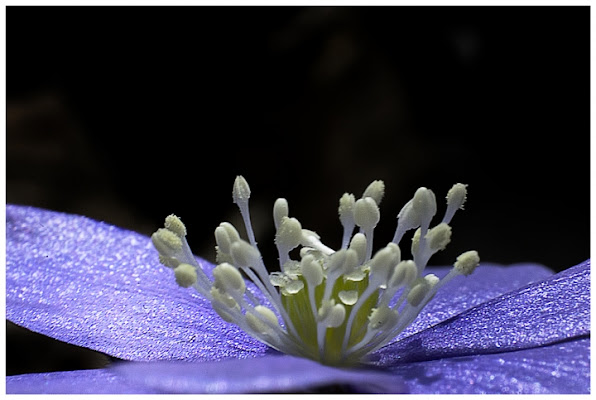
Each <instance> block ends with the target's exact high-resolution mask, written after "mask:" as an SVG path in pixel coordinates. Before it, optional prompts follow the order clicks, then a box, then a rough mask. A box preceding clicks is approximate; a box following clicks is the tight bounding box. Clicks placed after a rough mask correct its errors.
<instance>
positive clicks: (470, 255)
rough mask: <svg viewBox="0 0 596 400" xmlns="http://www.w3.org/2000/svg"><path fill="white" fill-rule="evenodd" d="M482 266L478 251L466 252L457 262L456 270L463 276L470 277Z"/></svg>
mask: <svg viewBox="0 0 596 400" xmlns="http://www.w3.org/2000/svg"><path fill="white" fill-rule="evenodd" d="M478 264H480V257H479V256H478V252H477V251H476V250H470V251H466V252H465V253H462V254H460V256H459V257H457V261H455V264H454V267H455V269H456V270H457V271H458V272H459V273H460V274H462V275H466V276H467V275H470V274H471V273H472V272H474V270H475V269H476V267H477V266H478Z"/></svg>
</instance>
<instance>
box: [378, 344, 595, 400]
mask: <svg viewBox="0 0 596 400" xmlns="http://www.w3.org/2000/svg"><path fill="white" fill-rule="evenodd" d="M389 369H390V370H391V371H392V372H393V373H395V374H396V375H398V376H401V377H403V378H404V379H405V381H406V383H407V386H408V389H409V391H410V393H418V394H420V393H424V394H428V393H434V394H484V393H488V394H501V393H503V394H554V393H557V394H567V393H570V394H574V393H578V394H581V393H584V394H585V393H589V392H590V338H589V337H583V338H580V339H577V340H573V341H569V342H561V343H556V344H552V345H550V346H546V347H538V348H533V349H525V350H520V351H513V352H507V353H499V354H484V355H481V356H468V357H452V358H444V359H440V360H432V361H424V362H413V363H407V364H402V365H399V366H394V367H391V368H389Z"/></svg>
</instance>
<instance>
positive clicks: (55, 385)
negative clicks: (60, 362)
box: [6, 369, 159, 394]
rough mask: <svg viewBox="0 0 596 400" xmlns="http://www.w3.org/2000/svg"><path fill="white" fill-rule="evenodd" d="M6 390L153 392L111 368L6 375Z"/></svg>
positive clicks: (24, 392)
mask: <svg viewBox="0 0 596 400" xmlns="http://www.w3.org/2000/svg"><path fill="white" fill-rule="evenodd" d="M6 393H7V394H151V393H159V392H158V391H156V390H154V389H151V388H147V387H142V386H139V385H135V384H134V383H131V382H127V381H126V380H125V379H124V378H123V377H121V376H119V375H116V374H114V373H113V372H112V371H110V370H109V369H88V370H80V371H63V372H47V373H40V374H24V375H15V376H7V377H6Z"/></svg>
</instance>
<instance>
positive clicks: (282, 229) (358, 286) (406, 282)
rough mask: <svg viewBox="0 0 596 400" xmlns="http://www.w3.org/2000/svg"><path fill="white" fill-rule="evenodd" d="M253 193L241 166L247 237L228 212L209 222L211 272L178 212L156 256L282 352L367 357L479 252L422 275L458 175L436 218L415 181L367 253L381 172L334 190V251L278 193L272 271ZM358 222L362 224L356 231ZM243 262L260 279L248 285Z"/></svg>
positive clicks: (459, 191)
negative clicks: (355, 188)
mask: <svg viewBox="0 0 596 400" xmlns="http://www.w3.org/2000/svg"><path fill="white" fill-rule="evenodd" d="M250 193H251V192H250V187H249V186H248V183H247V182H246V180H245V179H244V178H243V177H242V176H238V177H237V178H236V180H235V181H234V186H233V190H232V197H233V201H234V203H236V204H237V205H238V208H239V210H240V213H241V215H242V218H243V221H244V225H245V228H246V232H247V235H248V240H244V239H242V238H241V237H240V234H239V233H238V231H237V229H236V228H235V227H234V226H233V225H232V224H230V223H228V222H222V223H221V224H220V225H219V226H218V227H217V228H216V229H215V241H216V260H217V263H218V264H217V266H216V267H215V268H214V269H213V271H212V276H213V278H212V279H211V278H209V277H208V276H207V274H206V273H205V272H204V271H203V269H202V267H201V265H200V264H199V263H198V262H197V260H196V259H195V258H194V256H193V254H192V252H191V250H190V247H189V246H188V243H187V241H186V235H187V232H186V227H185V226H184V224H183V223H182V221H181V220H180V219H179V218H178V217H176V216H175V215H169V216H168V217H167V218H166V220H165V223H164V228H160V229H158V230H157V231H156V232H155V233H154V234H153V235H152V237H151V239H152V241H153V244H154V247H155V248H156V249H157V251H158V253H159V260H160V262H161V263H162V264H163V265H165V266H167V267H168V268H172V269H173V271H174V277H175V279H176V282H177V283H178V285H179V286H181V287H183V288H190V287H192V288H194V289H195V290H197V291H198V292H199V293H200V294H201V295H202V296H204V297H205V298H206V299H208V300H209V301H210V302H211V305H212V307H213V309H214V311H215V312H217V314H218V315H220V317H221V318H222V319H223V320H224V321H226V322H229V323H233V324H236V325H238V326H239V327H240V328H241V329H243V330H245V331H246V332H248V333H249V334H250V335H252V336H254V337H255V338H256V339H258V340H260V341H262V342H263V343H265V344H267V345H269V346H271V347H273V348H275V349H277V350H279V351H282V352H285V353H288V354H292V355H296V356H301V357H307V358H311V359H314V360H317V361H319V362H321V363H324V364H330V365H341V366H346V365H353V364H357V363H359V362H363V361H364V360H365V359H366V355H367V354H368V353H369V352H372V351H375V350H376V349H378V348H380V347H382V346H384V345H386V344H387V343H388V342H389V341H391V340H392V339H393V338H394V337H395V336H397V335H399V333H400V332H402V331H403V330H404V329H405V328H406V327H407V326H408V325H409V324H411V323H412V322H413V321H414V320H415V319H416V317H417V316H418V314H419V313H420V311H421V310H422V308H423V307H424V306H425V305H426V304H427V303H428V302H429V301H431V299H432V298H433V297H434V295H435V293H436V292H437V290H439V289H440V288H441V287H442V286H444V285H445V284H446V283H447V282H449V281H450V280H451V279H453V278H454V277H456V276H459V275H464V276H467V275H469V274H471V273H472V272H473V271H474V269H475V268H476V267H477V266H478V264H479V262H480V259H479V257H478V253H477V252H476V251H473V250H472V251H467V252H465V253H463V254H461V255H460V256H459V257H457V259H456V261H455V263H454V267H453V269H452V270H451V271H450V272H449V273H448V274H447V275H446V276H445V277H443V278H442V279H439V278H438V277H436V276H435V275H433V274H426V275H423V271H424V268H425V267H426V264H427V262H428V261H429V259H430V258H431V257H432V255H433V254H435V253H436V252H438V251H442V250H444V249H445V248H446V246H447V244H449V242H450V241H451V236H452V228H451V226H450V225H449V224H450V222H451V220H452V218H453V216H454V214H455V212H456V211H457V210H458V209H462V208H463V204H464V202H465V201H466V197H467V189H466V185H464V184H459V183H458V184H455V185H454V186H453V187H452V188H451V189H450V190H449V192H448V194H447V209H446V211H445V216H444V218H443V220H442V222H441V223H439V224H438V225H436V226H434V227H431V226H430V223H431V220H432V218H433V217H434V215H435V214H436V211H437V205H436V199H435V195H434V193H433V192H432V191H431V190H429V189H426V188H419V189H418V190H417V191H416V192H415V194H414V197H413V198H412V199H411V200H410V201H409V202H408V203H406V205H405V206H404V207H403V208H402V209H401V211H400V212H399V213H398V218H397V227H396V231H395V235H394V237H393V241H392V242H390V243H389V244H387V245H386V246H385V247H383V248H381V249H380V250H378V251H377V252H376V253H375V254H374V256H372V254H373V244H374V238H373V234H374V229H375V227H376V226H377V224H378V223H379V220H380V211H379V204H380V203H381V200H382V198H383V196H384V193H385V184H384V183H383V181H374V182H372V183H371V184H370V185H368V187H367V188H366V189H365V190H364V193H363V195H362V198H360V199H358V200H355V198H354V195H352V194H348V193H345V194H344V195H343V196H342V197H341V198H340V201H339V208H338V212H339V219H340V223H341V225H342V227H343V231H344V233H343V237H342V245H341V248H340V250H338V251H335V250H333V249H332V248H330V247H328V246H326V245H325V244H324V243H323V242H322V241H321V238H320V237H319V235H317V234H316V233H315V232H313V231H311V230H309V229H305V228H303V227H302V224H301V223H300V222H299V221H298V220H297V219H296V218H293V217H290V215H289V208H288V202H287V200H286V199H283V198H279V199H277V200H276V201H275V204H274V206H273V223H274V225H275V229H276V235H275V244H276V246H277V249H278V253H279V271H277V272H272V273H269V272H268V271H267V269H266V268H265V265H264V263H263V259H262V257H261V253H260V251H259V249H258V247H257V243H256V240H255V236H254V231H253V229H252V226H251V222H250V212H249V207H248V202H249V198H250ZM355 226H358V227H359V228H360V232H358V233H356V234H353V233H354V228H355ZM409 230H415V232H414V234H413V237H412V244H411V252H412V257H413V259H412V260H402V259H401V256H402V254H401V249H400V247H399V243H400V241H401V239H402V238H403V236H404V234H405V233H406V232H407V231H409ZM300 246H301V248H300V251H299V258H298V259H293V256H292V255H291V254H290V252H291V251H292V250H293V249H295V248H297V247H300ZM292 254H294V253H292ZM241 272H242V273H243V274H245V275H246V276H247V277H248V279H250V280H251V281H252V282H253V283H254V286H251V287H252V288H254V287H256V289H249V288H248V287H247V285H246V282H245V280H244V278H243V274H242V273H241ZM255 290H256V291H260V292H261V294H262V296H257V295H256V291H255ZM253 291H254V293H253Z"/></svg>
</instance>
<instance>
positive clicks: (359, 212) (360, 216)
mask: <svg viewBox="0 0 596 400" xmlns="http://www.w3.org/2000/svg"><path fill="white" fill-rule="evenodd" d="M380 219H381V213H380V212H379V206H378V205H377V203H376V202H375V201H374V200H373V199H372V198H371V197H365V198H363V199H359V200H357V201H356V203H355V204H354V222H355V223H356V225H358V226H359V227H361V228H362V229H365V230H370V229H373V228H374V227H375V226H377V224H378V223H379V220H380Z"/></svg>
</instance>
